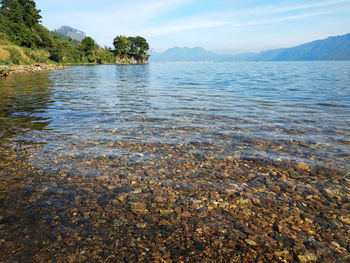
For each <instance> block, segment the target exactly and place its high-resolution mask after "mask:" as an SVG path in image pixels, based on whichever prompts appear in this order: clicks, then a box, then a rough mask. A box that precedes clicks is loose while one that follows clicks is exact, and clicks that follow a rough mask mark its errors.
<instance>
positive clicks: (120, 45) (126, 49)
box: [113, 35, 149, 63]
mask: <svg viewBox="0 0 350 263" xmlns="http://www.w3.org/2000/svg"><path fill="white" fill-rule="evenodd" d="M113 44H114V48H115V54H116V55H117V56H119V57H120V58H129V59H134V60H136V61H137V62H138V63H144V62H146V61H147V60H148V58H149V55H148V53H147V52H148V51H149V45H148V43H147V41H146V39H144V38H143V37H140V36H137V37H126V36H123V35H120V36H117V37H116V38H115V39H114V42H113Z"/></svg>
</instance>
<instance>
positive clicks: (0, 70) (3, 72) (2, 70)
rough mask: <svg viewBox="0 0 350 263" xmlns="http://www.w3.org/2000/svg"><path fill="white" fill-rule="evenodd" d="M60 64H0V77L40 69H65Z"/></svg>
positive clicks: (39, 70)
mask: <svg viewBox="0 0 350 263" xmlns="http://www.w3.org/2000/svg"><path fill="white" fill-rule="evenodd" d="M66 68H67V67H66V66H62V65H49V64H35V65H14V66H0V77H7V76H9V75H12V74H18V73H33V72H41V71H51V70H62V69H66Z"/></svg>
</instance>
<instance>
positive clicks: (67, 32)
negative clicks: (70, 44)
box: [54, 26, 86, 41]
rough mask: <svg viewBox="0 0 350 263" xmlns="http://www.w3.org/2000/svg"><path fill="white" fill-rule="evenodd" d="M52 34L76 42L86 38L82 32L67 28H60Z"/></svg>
mask: <svg viewBox="0 0 350 263" xmlns="http://www.w3.org/2000/svg"><path fill="white" fill-rule="evenodd" d="M54 32H57V33H60V34H62V35H64V36H67V37H70V38H71V39H73V40H76V41H82V40H83V39H84V38H85V37H86V34H85V33H84V32H82V31H80V30H78V29H75V28H72V27H69V26H61V27H60V28H59V29H56V30H55V31H54Z"/></svg>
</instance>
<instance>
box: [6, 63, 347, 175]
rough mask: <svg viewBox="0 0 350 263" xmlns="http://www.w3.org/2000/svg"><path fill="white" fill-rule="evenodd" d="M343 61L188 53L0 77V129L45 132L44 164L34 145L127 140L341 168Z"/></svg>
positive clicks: (79, 147)
mask: <svg viewBox="0 0 350 263" xmlns="http://www.w3.org/2000/svg"><path fill="white" fill-rule="evenodd" d="M349 70H350V65H349V63H348V62H316V63H311V62H310V63H309V62H295V63H283V62H279V63H213V64H200V63H193V64H191V63H187V64H151V65H142V66H139V65H136V66H98V67H96V66H91V67H73V68H72V69H70V70H68V71H57V72H53V73H51V74H50V77H49V75H48V74H46V73H45V74H37V75H35V78H33V77H31V75H21V76H20V75H18V76H13V77H11V78H9V79H2V80H1V86H2V92H1V95H0V96H1V100H2V104H1V131H2V132H1V135H2V137H4V136H7V137H8V136H10V135H17V137H16V138H17V140H26V141H33V140H34V137H35V141H37V142H39V141H41V142H45V143H46V145H45V147H43V148H41V149H40V151H39V152H38V153H37V155H36V156H37V159H38V160H40V161H39V162H40V163H41V164H43V163H46V165H45V167H46V168H47V167H49V166H51V167H53V165H52V163H51V161H50V160H45V156H46V155H44V156H43V153H48V154H49V153H50V154H53V155H55V154H56V156H64V155H91V156H102V155H106V154H107V155H116V154H117V155H118V154H126V155H134V154H135V153H134V152H125V149H124V150H121V149H112V148H111V147H109V146H108V145H109V144H110V143H114V142H116V141H127V142H147V143H166V144H179V145H184V144H197V145H199V144H200V145H202V146H201V147H199V148H198V149H197V151H198V152H199V153H200V154H203V155H216V156H219V155H222V156H223V157H225V156H234V157H237V158H262V159H264V160H270V161H276V160H277V161H281V160H288V161H292V162H304V163H308V164H310V165H322V166H327V167H336V168H339V169H342V170H347V168H348V164H349V161H350V159H349V158H350V157H349V152H350V150H349V135H350V129H349V127H350V119H349V116H350V96H349V94H350V90H349V85H348V83H349V80H350V73H349ZM38 131H40V132H38ZM209 146H210V147H209ZM67 149H69V150H68V151H67ZM48 158H49V159H50V158H51V157H48ZM38 160H37V161H38Z"/></svg>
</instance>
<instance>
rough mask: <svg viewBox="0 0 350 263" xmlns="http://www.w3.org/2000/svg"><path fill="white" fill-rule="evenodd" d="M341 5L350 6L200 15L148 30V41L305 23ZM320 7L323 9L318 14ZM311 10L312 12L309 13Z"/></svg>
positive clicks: (331, 4)
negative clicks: (211, 30) (206, 31)
mask: <svg viewBox="0 0 350 263" xmlns="http://www.w3.org/2000/svg"><path fill="white" fill-rule="evenodd" d="M340 3H350V1H349V0H334V1H327V2H319V3H312V4H304V5H294V6H283V7H272V6H269V5H268V6H264V7H259V8H254V9H244V10H240V11H231V10H229V11H222V12H213V13H207V14H202V15H198V16H193V17H188V18H185V19H179V20H176V21H171V22H169V23H167V24H164V25H162V26H155V27H153V28H149V29H148V30H147V34H148V36H149V37H154V36H161V35H169V34H172V33H175V32H182V31H188V30H196V29H205V28H216V27H235V28H239V27H247V26H257V25H263V24H272V23H280V22H284V21H289V20H298V19H305V18H309V17H315V16H321V15H326V14H330V13H333V12H336V11H339V9H338V8H337V7H334V6H335V5H337V4H340ZM320 7H327V8H326V9H323V10H320V11H317V10H315V9H318V8H320ZM310 9H313V11H310ZM292 11H299V12H298V13H296V14H290V12H292Z"/></svg>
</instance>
